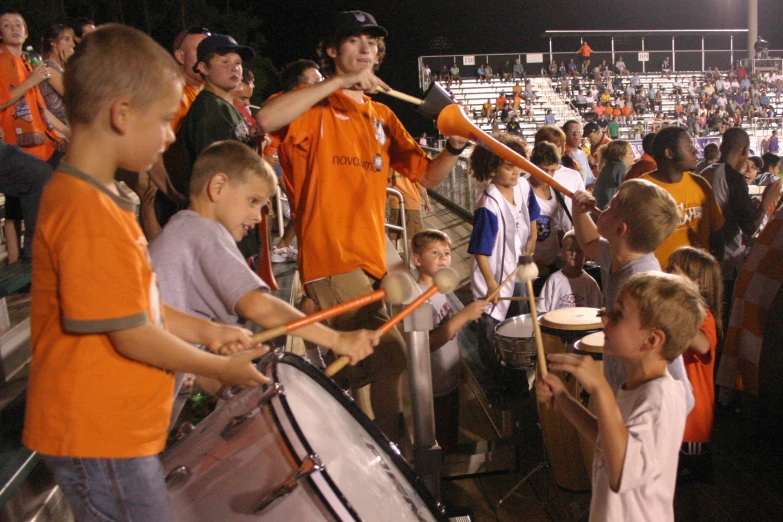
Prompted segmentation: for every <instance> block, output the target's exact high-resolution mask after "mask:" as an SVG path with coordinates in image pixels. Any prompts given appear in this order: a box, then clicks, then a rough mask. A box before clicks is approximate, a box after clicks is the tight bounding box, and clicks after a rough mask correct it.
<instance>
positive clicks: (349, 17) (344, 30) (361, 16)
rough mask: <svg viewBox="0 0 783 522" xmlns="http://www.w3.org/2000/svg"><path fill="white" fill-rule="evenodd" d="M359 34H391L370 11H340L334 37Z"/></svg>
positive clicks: (335, 22) (340, 38) (335, 21)
mask: <svg viewBox="0 0 783 522" xmlns="http://www.w3.org/2000/svg"><path fill="white" fill-rule="evenodd" d="M357 34H369V35H371V36H376V37H378V36H383V37H384V38H385V37H386V36H388V35H389V31H387V30H386V29H384V28H383V27H381V26H380V25H378V22H376V21H375V17H373V15H371V14H370V13H365V12H364V11H343V12H341V13H338V14H337V17H336V18H335V19H334V31H333V32H332V37H333V38H334V39H335V40H342V39H343V38H346V37H348V36H355V35H357Z"/></svg>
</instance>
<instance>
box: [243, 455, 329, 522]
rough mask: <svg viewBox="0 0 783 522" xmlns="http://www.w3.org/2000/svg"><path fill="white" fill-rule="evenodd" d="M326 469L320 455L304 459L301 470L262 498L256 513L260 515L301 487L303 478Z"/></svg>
mask: <svg viewBox="0 0 783 522" xmlns="http://www.w3.org/2000/svg"><path fill="white" fill-rule="evenodd" d="M324 469H325V467H324V465H323V463H322V462H321V459H320V458H318V455H309V456H308V457H307V458H305V459H304V461H303V462H302V465H301V466H299V469H297V470H294V472H293V473H291V475H290V476H289V477H288V478H287V479H286V480H285V482H283V483H282V484H280V485H279V486H277V487H276V488H275V489H273V490H272V491H271V492H269V493H267V494H266V495H265V496H264V498H262V499H261V500H260V501H259V502H258V504H256V507H255V508H254V509H253V512H254V513H258V512H259V511H263V510H264V509H265V508H266V507H267V506H269V504H271V503H272V502H274V501H275V500H277V499H279V498H282V497H285V496H286V495H288V494H289V493H291V492H292V491H294V490H295V489H296V487H297V486H298V485H299V481H300V480H301V479H303V478H307V477H309V476H310V475H312V474H313V473H315V472H316V471H323V470H324Z"/></svg>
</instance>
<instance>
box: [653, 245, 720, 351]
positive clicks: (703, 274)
mask: <svg viewBox="0 0 783 522" xmlns="http://www.w3.org/2000/svg"><path fill="white" fill-rule="evenodd" d="M675 268H678V269H680V271H681V272H682V273H683V275H685V276H687V277H689V278H690V279H691V281H693V282H694V283H696V284H697V285H698V286H699V291H700V292H701V296H702V297H703V298H704V302H705V303H706V304H707V308H709V309H710V312H712V315H713V316H714V317H715V330H716V332H717V334H718V338H721V337H723V272H722V270H721V266H720V263H718V261H717V260H716V259H715V258H714V257H713V256H712V254H710V253H709V252H707V251H705V250H701V249H699V248H694V247H690V246H684V247H680V248H678V249H677V250H675V251H674V252H672V254H671V255H670V256H669V261H668V266H667V267H666V271H667V272H669V273H670V274H675V273H677V272H675Z"/></svg>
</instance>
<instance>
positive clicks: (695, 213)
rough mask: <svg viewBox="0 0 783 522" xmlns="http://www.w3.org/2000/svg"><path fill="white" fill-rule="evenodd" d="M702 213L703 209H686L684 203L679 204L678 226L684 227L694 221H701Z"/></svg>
mask: <svg viewBox="0 0 783 522" xmlns="http://www.w3.org/2000/svg"><path fill="white" fill-rule="evenodd" d="M702 213H703V211H702V208H701V207H688V208H685V205H684V204H683V203H677V216H678V219H677V226H678V227H684V226H687V225H689V224H690V223H691V222H692V221H696V220H699V219H701V217H702Z"/></svg>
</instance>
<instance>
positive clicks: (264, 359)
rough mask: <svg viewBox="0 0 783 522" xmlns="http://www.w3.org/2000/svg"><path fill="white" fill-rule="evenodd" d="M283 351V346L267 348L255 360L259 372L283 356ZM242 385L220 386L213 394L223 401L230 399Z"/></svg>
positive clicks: (240, 389)
mask: <svg viewBox="0 0 783 522" xmlns="http://www.w3.org/2000/svg"><path fill="white" fill-rule="evenodd" d="M284 353H285V350H284V348H283V347H277V348H275V349H273V350H269V352H268V353H266V354H264V355H262V356H261V357H260V358H259V359H258V360H257V361H256V369H257V370H258V371H259V372H262V373H263V371H264V370H265V369H266V367H267V366H269V364H270V363H272V362H273V361H275V360H277V359H279V358H280V357H282V356H283V354H284ZM242 389H243V386H223V387H221V388H220V389H219V390H218V392H217V393H216V394H215V396H216V397H217V398H218V399H222V400H224V401H227V400H229V399H231V397H233V396H234V395H236V394H237V393H239V392H240V391H242Z"/></svg>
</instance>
